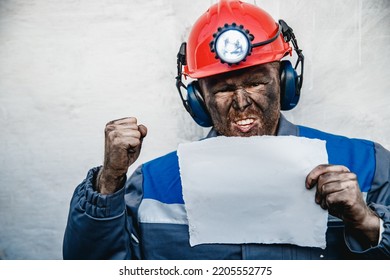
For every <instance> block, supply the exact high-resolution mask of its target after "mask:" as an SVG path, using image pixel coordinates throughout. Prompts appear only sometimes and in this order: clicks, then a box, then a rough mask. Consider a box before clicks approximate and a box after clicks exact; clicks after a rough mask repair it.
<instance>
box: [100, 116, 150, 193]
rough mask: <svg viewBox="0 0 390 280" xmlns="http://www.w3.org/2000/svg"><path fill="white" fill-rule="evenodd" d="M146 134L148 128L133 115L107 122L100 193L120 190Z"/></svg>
mask: <svg viewBox="0 0 390 280" xmlns="http://www.w3.org/2000/svg"><path fill="white" fill-rule="evenodd" d="M146 134H147V128H146V127H145V126H144V125H142V124H141V125H138V124H137V119H136V118H133V117H129V118H123V119H119V120H114V121H111V122H109V123H107V125H106V128H105V147H104V163H103V167H102V168H101V170H100V172H99V175H98V180H97V190H98V191H99V192H100V193H102V194H111V193H114V192H115V191H117V190H118V188H119V187H120V186H121V184H122V181H123V180H124V178H125V175H126V172H127V170H128V168H129V167H130V165H132V164H133V163H134V162H135V161H136V160H137V158H138V156H139V154H140V151H141V146H142V140H143V138H144V137H145V136H146Z"/></svg>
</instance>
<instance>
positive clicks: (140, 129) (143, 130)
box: [138, 124, 148, 141]
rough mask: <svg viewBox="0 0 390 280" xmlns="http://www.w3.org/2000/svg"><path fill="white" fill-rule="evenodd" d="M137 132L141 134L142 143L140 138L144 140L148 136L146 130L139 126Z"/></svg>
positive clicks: (141, 125)
mask: <svg viewBox="0 0 390 280" xmlns="http://www.w3.org/2000/svg"><path fill="white" fill-rule="evenodd" d="M138 131H139V132H140V133H141V141H142V138H144V137H145V136H146V135H147V134H148V129H147V128H146V126H144V125H143V124H140V125H139V126H138Z"/></svg>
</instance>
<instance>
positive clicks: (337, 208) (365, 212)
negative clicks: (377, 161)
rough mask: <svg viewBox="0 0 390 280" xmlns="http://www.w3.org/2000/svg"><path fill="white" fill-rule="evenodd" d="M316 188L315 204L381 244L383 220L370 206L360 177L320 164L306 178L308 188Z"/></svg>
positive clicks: (347, 170)
mask: <svg viewBox="0 0 390 280" xmlns="http://www.w3.org/2000/svg"><path fill="white" fill-rule="evenodd" d="M315 186H316V194H315V202H316V203H317V204H319V205H320V206H321V207H322V208H323V209H327V210H328V211H329V214H331V215H333V216H335V217H338V218H340V219H342V220H343V221H344V223H345V225H346V226H347V227H349V228H351V229H354V230H356V231H357V232H359V233H361V234H362V235H363V236H364V237H365V238H367V239H368V240H369V241H370V243H371V244H375V243H377V242H378V238H379V222H380V220H379V218H378V217H377V216H376V214H375V213H374V212H373V211H372V210H371V209H370V208H369V207H368V206H367V205H366V203H365V201H364V199H363V195H362V193H361V191H360V188H359V183H358V181H357V177H356V174H354V173H352V172H351V171H350V170H349V169H348V168H347V167H345V166H341V165H325V164H324V165H319V166H317V167H316V168H314V169H313V170H312V171H311V172H310V173H309V174H308V175H307V177H306V188H308V189H311V188H313V187H315Z"/></svg>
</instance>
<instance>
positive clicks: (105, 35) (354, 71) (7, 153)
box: [0, 0, 390, 259]
mask: <svg viewBox="0 0 390 280" xmlns="http://www.w3.org/2000/svg"><path fill="white" fill-rule="evenodd" d="M248 2H250V3H253V2H255V3H256V4H257V5H259V6H262V7H264V8H265V9H266V10H268V11H269V12H270V13H271V14H272V15H273V16H274V17H275V19H278V18H283V19H285V20H286V21H287V22H288V23H289V24H290V25H291V26H292V27H293V28H294V31H295V33H296V36H297V38H298V41H299V43H300V46H301V48H302V49H303V50H304V53H305V56H306V68H305V70H306V73H305V74H306V75H305V84H304V88H303V93H302V94H303V95H302V100H301V103H300V104H299V106H298V107H297V108H296V109H295V110H294V111H292V112H289V113H288V114H287V116H288V117H289V118H290V119H291V120H293V121H295V122H296V123H300V124H304V125H309V126H314V127H316V128H319V129H322V130H325V131H329V132H333V133H341V134H345V135H347V136H352V137H359V138H368V139H372V140H375V141H378V142H380V143H382V144H383V145H384V146H385V147H387V148H390V137H389V136H390V120H389V119H390V118H389V117H390V110H389V106H390V97H389V92H388V90H389V88H390V87H389V86H390V79H389V77H388V76H389V70H388V65H390V59H389V54H388V46H389V45H390V28H389V27H390V5H389V1H388V0H365V1H363V0H343V1H336V0H333V1H322V0H316V1H312V0H301V1H297V0H289V1H286V0H280V1H271V0H263V1H258V0H257V1H253V0H248ZM212 3H215V1H211V0H198V1H190V0H186V1H184V0H174V1H168V0H165V1H164V0H149V1H142V0H133V1H130V0H67V1H63V0H0V127H1V133H0V144H1V146H0V147H1V148H0V259H1V258H7V259H60V258H61V256H62V255H61V246H62V237H63V231H64V227H65V223H66V218H67V212H68V206H69V200H70V197H71V195H72V192H73V190H74V188H75V187H76V185H77V184H78V183H79V182H80V181H82V180H83V178H84V176H85V174H86V172H87V171H88V169H89V168H90V167H92V166H96V165H100V164H101V162H102V157H103V129H104V125H105V123H106V122H107V121H109V120H112V119H116V118H120V117H123V116H137V117H138V119H139V121H140V122H142V123H144V124H145V125H146V126H148V128H149V135H148V137H147V139H146V140H145V143H144V149H143V153H142V155H141V157H140V159H139V161H138V163H141V162H142V161H146V160H149V159H151V158H153V157H155V156H157V155H161V154H163V153H166V152H168V151H171V150H174V149H175V148H176V146H177V144H178V143H179V142H183V141H189V140H194V139H197V138H198V137H201V136H203V134H204V131H203V130H202V129H200V128H198V127H196V125H195V124H193V122H192V121H191V119H190V118H189V116H188V115H187V113H186V112H185V111H184V109H183V108H182V106H181V103H180V100H179V98H178V95H177V93H176V89H175V86H174V76H175V74H176V65H175V64H176V52H177V50H178V47H179V45H180V43H181V41H182V40H185V39H186V34H187V32H188V30H189V28H190V26H191V24H192V23H193V21H194V20H195V19H196V18H197V17H198V16H199V15H200V13H202V12H203V11H205V10H206V9H207V7H208V6H209V5H210V4H212ZM183 127H184V129H183Z"/></svg>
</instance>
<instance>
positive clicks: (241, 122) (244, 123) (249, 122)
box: [236, 119, 253, 125]
mask: <svg viewBox="0 0 390 280" xmlns="http://www.w3.org/2000/svg"><path fill="white" fill-rule="evenodd" d="M251 123H253V119H245V120H239V121H237V122H236V124H238V125H248V124H251Z"/></svg>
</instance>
